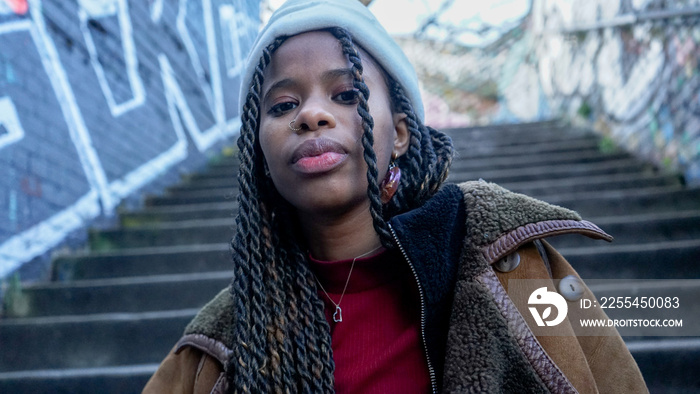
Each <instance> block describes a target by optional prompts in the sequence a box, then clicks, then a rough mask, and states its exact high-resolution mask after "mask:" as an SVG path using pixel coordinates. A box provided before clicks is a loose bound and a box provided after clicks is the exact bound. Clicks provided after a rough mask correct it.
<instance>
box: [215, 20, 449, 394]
mask: <svg viewBox="0 0 700 394" xmlns="http://www.w3.org/2000/svg"><path fill="white" fill-rule="evenodd" d="M328 31H329V32H330V33H331V34H333V35H334V36H335V37H336V38H337V39H338V40H339V42H340V43H341V47H342V51H343V53H344V54H345V55H346V56H348V59H349V61H350V63H351V69H352V73H353V80H354V81H353V84H354V87H355V88H356V89H357V90H358V92H359V93H358V105H357V112H358V114H359V115H360V117H361V119H362V125H361V127H362V145H363V148H364V159H365V162H366V163H367V181H368V188H367V193H368V196H369V199H370V213H371V215H372V219H373V224H374V228H375V230H376V231H377V233H378V234H379V236H380V239H381V241H382V244H383V245H384V246H385V247H387V248H392V247H393V240H392V237H391V233H390V231H389V227H388V224H387V220H388V219H389V218H390V217H392V216H394V215H396V214H399V213H401V212H406V211H409V210H411V209H414V208H416V207H419V206H420V205H422V204H423V203H424V202H425V201H426V200H427V199H428V198H430V197H431V196H432V195H433V194H435V192H437V190H438V189H439V187H440V185H441V184H442V183H443V182H444V180H445V179H446V178H447V174H448V170H449V166H450V163H451V160H452V155H453V149H452V142H451V140H450V138H449V137H447V136H446V135H444V134H442V133H440V132H438V131H436V130H434V129H432V128H430V127H427V126H425V125H423V124H422V123H421V121H420V119H419V118H418V117H417V116H416V114H415V112H414V111H413V108H412V106H411V102H410V100H409V99H408V98H407V97H406V95H405V94H404V91H403V89H402V87H401V85H400V84H399V83H398V82H396V81H394V80H393V79H391V78H390V77H388V76H387V77H386V78H387V86H388V88H389V92H390V96H391V103H392V106H393V107H394V108H392V109H393V110H394V112H401V113H405V114H406V115H407V117H406V122H407V125H408V129H409V131H410V141H409V148H408V151H407V152H406V153H405V154H404V155H402V156H401V157H400V158H398V159H397V161H396V164H397V165H399V166H400V168H401V170H402V176H401V182H400V185H399V189H398V191H397V193H396V195H395V196H394V197H393V198H392V200H391V201H390V202H389V203H387V204H384V205H383V204H382V203H381V200H380V188H379V183H378V181H377V178H378V169H377V159H376V155H375V152H374V149H373V143H374V137H373V131H372V130H373V126H374V121H373V119H372V116H371V115H370V113H369V106H368V103H367V100H368V99H369V94H370V92H369V89H368V87H367V85H366V84H365V83H364V80H363V77H362V72H363V67H362V62H361V59H360V53H359V51H358V49H357V47H356V46H355V45H354V43H353V41H352V38H351V36H350V34H349V33H348V32H347V31H346V30H344V29H341V28H332V29H329V30H328ZM285 39H286V37H280V38H278V39H276V40H275V41H274V42H272V43H271V44H270V45H269V46H267V47H266V48H265V49H264V50H263V54H262V56H261V57H260V59H259V61H258V63H257V65H256V68H255V72H254V75H253V79H252V83H251V86H250V88H249V91H248V93H247V96H246V100H245V103H244V104H243V110H242V113H241V121H242V125H241V132H240V136H239V138H238V149H239V159H240V169H239V173H238V183H239V185H240V193H239V195H238V206H239V211H238V215H237V217H236V232H235V235H234V236H233V238H232V240H231V251H232V255H233V262H234V274H233V279H232V282H231V286H230V288H229V291H230V293H231V295H232V298H233V309H234V310H233V319H234V321H233V322H232V324H233V332H232V333H231V335H232V341H233V343H232V350H233V353H232V356H231V358H230V359H229V361H228V363H227V364H226V365H225V372H226V377H227V380H228V383H229V387H230V391H231V392H274V393H288V392H305V393H307V392H315V393H316V392H318V393H327V392H333V384H334V382H333V370H334V368H335V365H334V362H333V355H332V350H331V337H330V327H329V325H328V322H327V321H326V319H325V315H324V304H323V301H322V300H321V299H320V298H319V297H318V293H317V288H316V282H315V279H314V276H313V273H312V272H311V271H310V269H309V267H308V264H307V257H306V255H305V253H304V252H303V251H304V250H306V249H305V248H304V247H303V245H304V244H305V240H303V239H301V237H300V236H299V235H298V234H299V231H295V229H298V226H299V224H298V220H297V218H296V216H295V215H294V209H293V207H292V206H291V205H290V204H289V203H288V202H287V201H285V200H284V198H282V197H281V196H280V194H279V193H278V192H277V190H276V189H275V187H274V184H273V183H272V180H271V179H270V178H269V177H268V176H266V175H265V163H264V157H263V153H262V149H261V147H260V142H259V140H258V131H259V122H260V108H261V95H262V86H263V78H264V71H265V69H266V67H267V66H268V65H269V64H270V62H271V60H272V54H273V53H274V51H275V50H276V49H277V48H279V47H280V46H281V45H282V44H283V43H284V41H285ZM385 74H386V73H385Z"/></svg>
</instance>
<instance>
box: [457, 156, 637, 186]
mask: <svg viewBox="0 0 700 394" xmlns="http://www.w3.org/2000/svg"><path fill="white" fill-rule="evenodd" d="M640 172H647V173H651V171H650V170H648V169H647V168H646V167H645V166H642V165H640V164H639V162H637V161H636V160H634V159H619V160H610V161H605V162H600V163H591V164H566V165H549V166H535V167H524V168H512V169H505V170H483V171H450V176H449V179H448V180H449V181H450V182H455V183H457V182H464V181H472V180H477V179H483V180H485V181H487V182H494V183H498V184H506V183H510V182H525V181H528V182H529V181H542V180H555V179H565V178H569V177H582V176H594V175H605V174H634V173H640Z"/></svg>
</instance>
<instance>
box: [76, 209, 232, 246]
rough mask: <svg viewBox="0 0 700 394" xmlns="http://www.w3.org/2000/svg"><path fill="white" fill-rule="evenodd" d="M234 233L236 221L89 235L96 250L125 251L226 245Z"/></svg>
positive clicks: (195, 222)
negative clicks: (182, 246)
mask: <svg viewBox="0 0 700 394" xmlns="http://www.w3.org/2000/svg"><path fill="white" fill-rule="evenodd" d="M233 233H234V219H233V218H229V217H224V218H222V219H204V220H201V219H200V220H181V221H175V222H160V223H153V224H144V225H141V226H138V227H128V228H123V229H113V230H100V231H92V232H90V246H91V249H92V250H93V251H105V250H116V249H126V248H138V247H150V246H167V245H192V244H212V243H226V242H228V241H229V240H230V239H231V237H232V236H233Z"/></svg>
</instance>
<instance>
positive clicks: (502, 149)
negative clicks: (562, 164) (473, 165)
mask: <svg viewBox="0 0 700 394" xmlns="http://www.w3.org/2000/svg"><path fill="white" fill-rule="evenodd" d="M525 140H527V139H525ZM598 145H599V142H598V139H597V138H595V137H593V136H591V137H584V138H581V139H572V140H563V141H561V140H552V141H543V142H535V143H525V144H518V145H500V144H469V145H467V146H465V147H461V146H458V147H455V149H456V151H457V157H458V158H462V159H466V158H470V159H474V158H483V157H509V156H513V157H517V156H523V155H548V154H552V153H563V152H580V151H586V150H599V146H598Z"/></svg>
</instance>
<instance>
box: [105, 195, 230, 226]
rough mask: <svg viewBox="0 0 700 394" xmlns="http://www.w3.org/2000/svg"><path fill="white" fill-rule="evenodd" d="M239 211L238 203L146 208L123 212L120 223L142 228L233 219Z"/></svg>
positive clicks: (226, 202)
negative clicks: (168, 223) (166, 223)
mask: <svg viewBox="0 0 700 394" xmlns="http://www.w3.org/2000/svg"><path fill="white" fill-rule="evenodd" d="M237 209H238V203H237V202H236V201H225V202H219V203H203V204H187V205H173V206H158V207H145V208H144V209H143V210H141V211H131V212H121V213H120V214H119V221H120V223H121V225H122V227H124V228H131V227H140V226H143V225H147V224H155V223H161V222H177V221H189V220H207V219H223V218H232V220H233V217H234V216H235V213H236V211H237Z"/></svg>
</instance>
